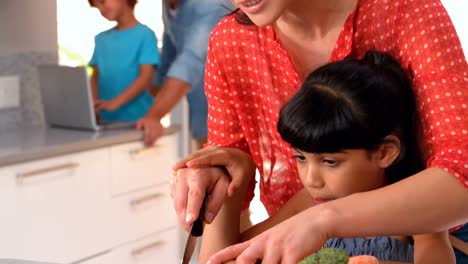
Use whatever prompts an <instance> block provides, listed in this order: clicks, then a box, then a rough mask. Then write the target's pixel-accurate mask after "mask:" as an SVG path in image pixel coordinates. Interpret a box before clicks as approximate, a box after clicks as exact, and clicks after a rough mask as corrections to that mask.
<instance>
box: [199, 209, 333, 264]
mask: <svg viewBox="0 0 468 264" xmlns="http://www.w3.org/2000/svg"><path fill="white" fill-rule="evenodd" d="M322 208H323V207H322V206H321V205H317V206H314V207H312V208H310V209H308V210H306V211H304V212H302V213H299V214H297V215H295V216H293V217H291V218H290V219H288V220H286V221H284V222H283V223H281V224H279V225H277V226H275V227H273V228H271V229H269V230H267V231H265V232H263V233H261V234H260V235H258V236H256V237H254V238H252V239H250V240H248V241H246V242H243V243H241V244H237V245H233V246H230V247H227V248H225V249H223V250H221V251H219V252H217V253H216V254H214V255H213V256H212V257H211V258H210V259H209V261H208V262H207V263H209V264H221V263H224V262H227V261H229V260H234V259H235V260H236V263H239V264H255V263H257V260H262V263H283V264H297V263H299V261H301V260H302V259H304V258H305V257H306V256H309V255H310V254H312V253H314V252H316V251H317V250H319V249H320V248H321V247H322V246H323V245H324V244H325V242H326V240H327V239H328V238H329V234H330V232H329V231H330V228H331V226H332V225H331V224H329V223H330V219H332V218H330V213H326V211H325V210H322ZM321 211H322V212H321ZM327 215H328V216H327Z"/></svg>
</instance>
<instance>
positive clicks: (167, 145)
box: [111, 135, 177, 195]
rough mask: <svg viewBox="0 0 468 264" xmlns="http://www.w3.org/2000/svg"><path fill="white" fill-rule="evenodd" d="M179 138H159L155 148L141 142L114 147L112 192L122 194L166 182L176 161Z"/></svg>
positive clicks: (112, 156)
mask: <svg viewBox="0 0 468 264" xmlns="http://www.w3.org/2000/svg"><path fill="white" fill-rule="evenodd" d="M176 146H177V137H176V135H170V136H165V137H162V138H160V139H159V140H158V141H157V142H156V144H155V145H154V146H153V147H150V148H145V147H144V146H143V143H142V142H134V143H127V144H122V145H117V146H113V147H111V169H112V194H113V195H119V194H125V193H128V192H131V191H135V190H139V189H142V188H147V187H151V186H155V185H157V184H161V183H164V182H167V181H168V180H169V177H170V175H171V173H172V169H171V166H172V164H174V163H175V161H177V147H176Z"/></svg>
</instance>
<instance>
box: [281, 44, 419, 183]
mask: <svg viewBox="0 0 468 264" xmlns="http://www.w3.org/2000/svg"><path fill="white" fill-rule="evenodd" d="M418 122H419V120H418V118H417V114H416V102H415V97H414V95H413V91H412V88H411V82H410V80H409V79H408V77H407V76H406V74H405V71H404V70H403V68H402V67H401V65H400V64H399V63H398V62H397V61H396V60H395V59H394V58H393V57H392V56H390V55H389V54H386V53H381V52H377V51H368V52H367V53H366V54H365V56H364V58H362V59H352V58H346V59H344V60H342V61H337V62H333V63H329V64H327V65H325V66H322V67H320V68H318V69H317V70H315V71H314V72H312V73H311V74H310V75H309V76H308V77H307V79H306V81H305V82H304V84H303V85H302V87H301V88H300V90H299V91H298V93H297V94H296V95H294V96H293V97H292V98H291V99H290V100H289V101H288V102H287V103H286V104H285V105H284V106H283V108H282V109H281V111H280V117H279V121H278V131H279V133H280V135H281V137H282V138H283V139H284V140H285V141H286V142H288V143H289V144H290V145H291V146H292V147H293V148H296V149H299V150H302V151H304V152H309V153H334V152H339V151H342V150H345V149H367V150H374V149H376V148H377V147H378V146H379V145H381V144H382V143H384V141H385V137H386V136H388V135H390V134H394V135H396V136H398V138H399V139H400V141H401V150H400V152H401V153H400V157H399V158H398V159H397V160H396V161H395V162H394V163H393V164H392V166H390V167H389V168H387V170H386V175H387V177H388V180H389V182H396V181H398V180H400V179H402V178H405V177H407V176H410V175H412V174H414V173H416V172H418V171H420V170H422V169H423V163H422V161H421V158H420V155H418V149H417V148H418V145H417V143H416V142H417V138H416V137H417V134H416V133H417V123H418Z"/></svg>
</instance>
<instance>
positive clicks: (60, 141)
mask: <svg viewBox="0 0 468 264" xmlns="http://www.w3.org/2000/svg"><path fill="white" fill-rule="evenodd" d="M177 131H179V126H176V125H173V126H170V127H167V128H165V130H164V135H168V134H173V133H175V132H177ZM142 139H143V132H142V131H138V130H136V129H133V128H128V129H112V130H105V131H99V132H91V131H81V130H73V129H60V128H42V127H41V128H34V127H33V128H19V129H16V130H11V131H8V132H4V133H1V134H0V167H3V166H6V165H10V164H15V163H20V162H26V161H32V160H37V159H43V158H49V157H54V156H59V155H64V154H69V153H74V152H80V151H85V150H90V149H95V148H100V147H105V146H110V145H115V144H121V143H127V142H132V141H138V140H142Z"/></svg>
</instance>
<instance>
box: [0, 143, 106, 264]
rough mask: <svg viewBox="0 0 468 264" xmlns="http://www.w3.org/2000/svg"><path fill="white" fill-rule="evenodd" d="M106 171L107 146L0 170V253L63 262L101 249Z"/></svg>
mask: <svg viewBox="0 0 468 264" xmlns="http://www.w3.org/2000/svg"><path fill="white" fill-rule="evenodd" d="M107 175H109V155H108V150H107V149H101V150H94V151H88V152H82V153H77V154H72V155H66V156H62V157H57V158H50V159H45V160H40V161H35V162H29V163H25V164H18V165H13V166H9V167H4V168H0V208H1V211H0V219H1V223H2V224H1V225H0V257H2V258H5V257H6V258H20V259H31V260H37V261H47V262H53V263H68V262H70V261H73V260H75V259H79V258H81V257H82V256H87V255H90V254H93V253H94V252H97V251H100V250H103V249H105V248H107V247H108V246H109V244H110V243H112V241H111V236H110V234H111V230H110V228H109V227H108V224H107V221H108V218H107V215H108V211H106V210H105V209H106V208H107V207H108V206H107V205H106V203H107V200H108V199H107V197H108V193H109V187H108V183H107V181H108V180H107ZM103 209H104V210H103Z"/></svg>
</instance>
